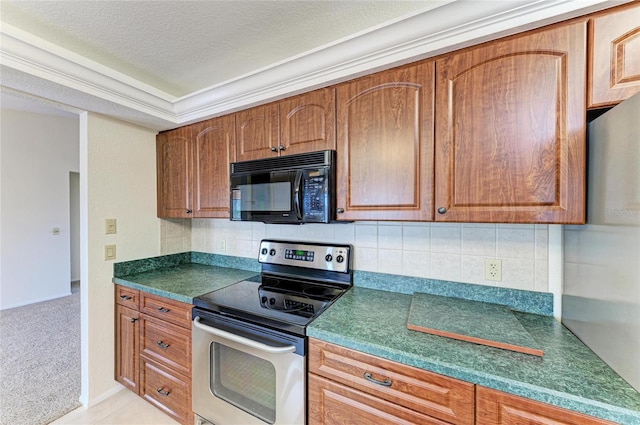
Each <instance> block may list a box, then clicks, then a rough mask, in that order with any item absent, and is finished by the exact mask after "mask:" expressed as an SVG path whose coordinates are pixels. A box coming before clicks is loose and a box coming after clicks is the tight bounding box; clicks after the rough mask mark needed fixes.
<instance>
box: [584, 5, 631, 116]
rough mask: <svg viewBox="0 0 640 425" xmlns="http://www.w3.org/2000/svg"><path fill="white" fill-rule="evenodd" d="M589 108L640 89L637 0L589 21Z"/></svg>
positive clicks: (618, 99) (603, 104) (622, 98)
mask: <svg viewBox="0 0 640 425" xmlns="http://www.w3.org/2000/svg"><path fill="white" fill-rule="evenodd" d="M589 46H590V49H591V51H590V62H589V86H588V87H589V90H588V95H589V104H588V107H589V108H600V107H604V106H612V105H615V104H616V103H618V102H621V101H623V100H625V99H627V98H628V97H631V96H632V95H633V94H635V93H638V92H639V91H640V3H634V4H632V5H630V6H623V7H620V8H615V9H613V10H612V11H605V12H603V13H602V14H598V15H596V16H595V17H594V18H593V19H592V20H591V21H590V22H589Z"/></svg>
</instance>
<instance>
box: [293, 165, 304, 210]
mask: <svg viewBox="0 0 640 425" xmlns="http://www.w3.org/2000/svg"><path fill="white" fill-rule="evenodd" d="M301 185H302V171H297V172H296V183H295V189H294V195H293V205H294V207H295V209H296V215H297V216H298V220H302V210H301V208H300V204H301V203H302V202H301V199H300V198H301V197H302V190H300V186H301Z"/></svg>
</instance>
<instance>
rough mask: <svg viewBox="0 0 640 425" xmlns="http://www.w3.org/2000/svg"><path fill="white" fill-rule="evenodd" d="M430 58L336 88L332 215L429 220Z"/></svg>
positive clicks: (431, 105)
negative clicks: (335, 210) (334, 207)
mask: <svg viewBox="0 0 640 425" xmlns="http://www.w3.org/2000/svg"><path fill="white" fill-rule="evenodd" d="M433 86H434V63H433V62H420V63H417V64H412V65H408V66H403V67H400V68H394V69H390V70H388V71H384V72H379V73H376V74H372V75H370V76H367V77H364V78H360V79H357V80H354V81H351V82H347V83H344V84H341V85H339V86H338V87H337V89H336V99H337V122H338V123H337V141H336V145H337V147H336V150H337V163H338V164H337V180H338V182H337V186H338V187H337V207H338V215H337V218H338V220H407V221H411V220H414V221H417V220H425V221H428V220H433V103H434V94H433Z"/></svg>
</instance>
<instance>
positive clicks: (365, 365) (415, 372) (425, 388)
mask: <svg viewBox="0 0 640 425" xmlns="http://www.w3.org/2000/svg"><path fill="white" fill-rule="evenodd" d="M309 372H312V373H315V374H318V375H321V376H324V377H326V378H329V379H331V380H334V381H337V382H339V383H342V384H345V385H348V386H350V387H353V388H355V389H357V390H359V391H362V392H365V393H369V394H372V395H375V396H376V397H379V398H381V399H384V400H388V401H390V402H393V403H396V404H399V405H401V406H404V407H407V408H409V409H412V410H415V411H418V412H422V413H425V414H427V415H429V416H433V417H436V418H438V419H442V420H445V421H447V422H451V423H455V424H473V422H474V395H475V392H474V391H475V390H474V385H473V384H470V383H468V382H462V381H458V380H456V379H452V378H448V377H445V376H442V375H438V374H435V373H431V372H427V371H425V370H422V369H417V368H414V367H410V366H405V365H402V364H399V363H396V362H392V361H388V360H384V359H381V358H378V357H375V356H371V355H368V354H364V353H360V352H358V351H353V350H350V349H347V348H343V347H339V346H337V345H333V344H329V343H326V342H322V341H318V340H314V339H310V340H309ZM365 375H366V376H367V377H365ZM374 381H377V383H376V382H374ZM385 381H386V382H385Z"/></svg>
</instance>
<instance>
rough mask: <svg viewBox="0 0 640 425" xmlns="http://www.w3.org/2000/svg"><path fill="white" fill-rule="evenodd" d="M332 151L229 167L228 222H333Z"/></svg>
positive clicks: (333, 169)
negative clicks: (229, 210) (229, 213)
mask: <svg viewBox="0 0 640 425" xmlns="http://www.w3.org/2000/svg"><path fill="white" fill-rule="evenodd" d="M335 161H336V151H334V150H324V151H318V152H310V153H303V154H297V155H287V156H280V157H274V158H264V159H256V160H253V161H242V162H234V163H232V164H231V175H230V189H231V199H230V203H231V220H234V221H262V222H265V223H290V224H302V223H329V222H331V221H333V220H335V199H336V170H335Z"/></svg>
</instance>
